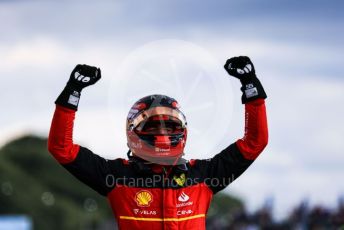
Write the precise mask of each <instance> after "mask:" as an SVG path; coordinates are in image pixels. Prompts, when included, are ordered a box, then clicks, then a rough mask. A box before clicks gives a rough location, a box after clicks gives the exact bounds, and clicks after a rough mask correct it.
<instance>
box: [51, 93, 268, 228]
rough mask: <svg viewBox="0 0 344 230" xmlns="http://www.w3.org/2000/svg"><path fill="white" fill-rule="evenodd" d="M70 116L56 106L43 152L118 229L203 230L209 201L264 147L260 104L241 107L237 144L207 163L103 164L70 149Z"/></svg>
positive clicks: (73, 146)
mask: <svg viewBox="0 0 344 230" xmlns="http://www.w3.org/2000/svg"><path fill="white" fill-rule="evenodd" d="M74 118H75V111H74V110H71V109H68V108H65V107H62V106H60V105H57V106H56V110H55V113H54V117H53V120H52V124H51V129H50V134H49V140H48V149H49V152H50V153H51V154H52V155H53V156H54V157H55V159H56V160H57V161H58V162H59V163H60V164H61V165H62V166H63V167H64V168H66V169H67V170H68V171H69V172H70V173H72V174H73V175H74V176H75V177H77V178H78V179H79V180H81V181H82V182H84V183H85V184H86V185H88V186H89V187H91V188H92V189H94V190H96V191H97V192H98V193H100V194H101V195H103V196H107V198H108V200H109V203H110V205H111V207H112V210H113V213H114V216H115V218H116V220H117V223H118V226H119V229H130V230H134V229H154V230H155V229H169V230H174V229H198V230H199V229H205V226H206V225H205V218H206V214H207V210H208V208H209V204H210V202H211V199H212V196H213V195H214V194H215V193H217V192H218V191H220V190H222V189H223V188H225V187H226V186H227V185H229V184H230V183H231V182H232V181H233V180H235V179H236V178H237V177H239V176H240V175H241V174H242V173H243V172H244V171H245V170H246V169H247V168H248V167H249V166H250V165H251V163H252V162H253V161H254V160H255V159H256V158H257V156H258V155H259V154H260V153H261V152H262V151H263V149H264V148H265V146H266V145H267V142H268V128H267V119H266V109H265V102H264V99H256V100H254V101H251V102H248V103H246V104H245V134H244V137H243V138H242V139H239V140H237V141H236V142H235V143H233V144H231V145H229V146H228V147H227V148H225V149H224V150H222V151H221V152H220V153H218V154H216V155H215V156H214V157H212V158H211V159H207V160H190V161H188V162H186V163H185V164H183V165H178V166H174V167H170V168H166V169H165V168H163V167H157V166H156V165H155V166H153V165H152V166H150V165H146V164H142V163H138V162H136V161H132V160H125V159H115V160H106V159H104V158H102V157H100V156H98V155H96V154H94V153H93V152H92V151H90V150H89V149H87V148H85V147H82V146H79V145H77V144H74V143H73V139H72V136H73V124H74Z"/></svg>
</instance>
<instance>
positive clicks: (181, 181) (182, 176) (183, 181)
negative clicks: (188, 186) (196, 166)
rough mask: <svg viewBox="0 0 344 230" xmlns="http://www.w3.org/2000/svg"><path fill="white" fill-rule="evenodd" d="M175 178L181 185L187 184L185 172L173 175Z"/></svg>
mask: <svg viewBox="0 0 344 230" xmlns="http://www.w3.org/2000/svg"><path fill="white" fill-rule="evenodd" d="M173 180H174V181H175V182H176V183H177V184H178V185H179V186H183V185H184V184H185V181H186V177H185V174H184V173H182V174H180V176H179V177H177V176H173Z"/></svg>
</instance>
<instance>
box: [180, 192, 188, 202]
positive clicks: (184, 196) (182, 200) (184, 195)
mask: <svg viewBox="0 0 344 230" xmlns="http://www.w3.org/2000/svg"><path fill="white" fill-rule="evenodd" d="M189 199H190V197H189V196H188V195H186V194H185V192H182V193H181V194H180V196H179V197H178V200H179V201H180V202H186V201H188V200H189Z"/></svg>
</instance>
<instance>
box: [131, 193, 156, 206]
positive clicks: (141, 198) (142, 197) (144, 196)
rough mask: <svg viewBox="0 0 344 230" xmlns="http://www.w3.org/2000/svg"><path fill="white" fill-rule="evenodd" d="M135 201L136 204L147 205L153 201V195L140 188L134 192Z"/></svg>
mask: <svg viewBox="0 0 344 230" xmlns="http://www.w3.org/2000/svg"><path fill="white" fill-rule="evenodd" d="M135 201H136V203H137V206H140V207H149V206H150V204H151V203H152V201H153V195H152V193H150V192H149V191H147V190H141V191H139V192H137V193H136V195H135Z"/></svg>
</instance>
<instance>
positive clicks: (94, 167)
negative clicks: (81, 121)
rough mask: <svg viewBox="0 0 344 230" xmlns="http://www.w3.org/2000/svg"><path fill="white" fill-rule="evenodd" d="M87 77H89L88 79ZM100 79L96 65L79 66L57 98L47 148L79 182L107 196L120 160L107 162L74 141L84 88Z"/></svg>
mask: <svg viewBox="0 0 344 230" xmlns="http://www.w3.org/2000/svg"><path fill="white" fill-rule="evenodd" d="M85 79H86V80H85ZM99 79H100V70H99V69H97V68H96V67H91V66H86V65H78V66H77V67H76V68H75V69H74V70H73V72H72V74H71V77H70V79H69V81H68V83H67V85H66V87H65V88H64V90H63V91H62V93H61V94H60V96H59V97H58V98H57V100H56V102H55V103H56V109H55V113H54V116H53V120H52V123H51V127H50V132H49V138H48V150H49V152H50V153H51V154H52V155H53V157H54V158H55V159H56V160H57V161H58V162H59V163H60V164H61V165H62V166H63V167H64V168H66V169H67V170H68V171H69V172H70V173H72V174H73V175H74V176H75V177H77V178H78V179H79V180H80V181H82V182H84V183H85V184H87V185H88V186H89V187H91V188H92V189H94V190H95V191H97V192H98V193H100V194H102V195H107V194H108V193H109V192H110V191H111V190H112V188H113V185H109V184H108V183H107V178H108V176H114V175H113V174H114V172H115V170H114V168H115V167H114V166H115V165H116V164H117V163H119V160H113V161H108V160H105V159H104V158H102V157H100V156H98V155H96V154H94V153H93V152H92V151H90V150H89V149H87V148H84V147H82V146H79V145H78V144H75V143H73V127H74V119H75V113H76V110H77V107H78V102H79V98H80V94H81V90H82V89H83V88H84V87H86V86H88V85H91V84H94V83H95V82H96V81H98V80H99Z"/></svg>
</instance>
